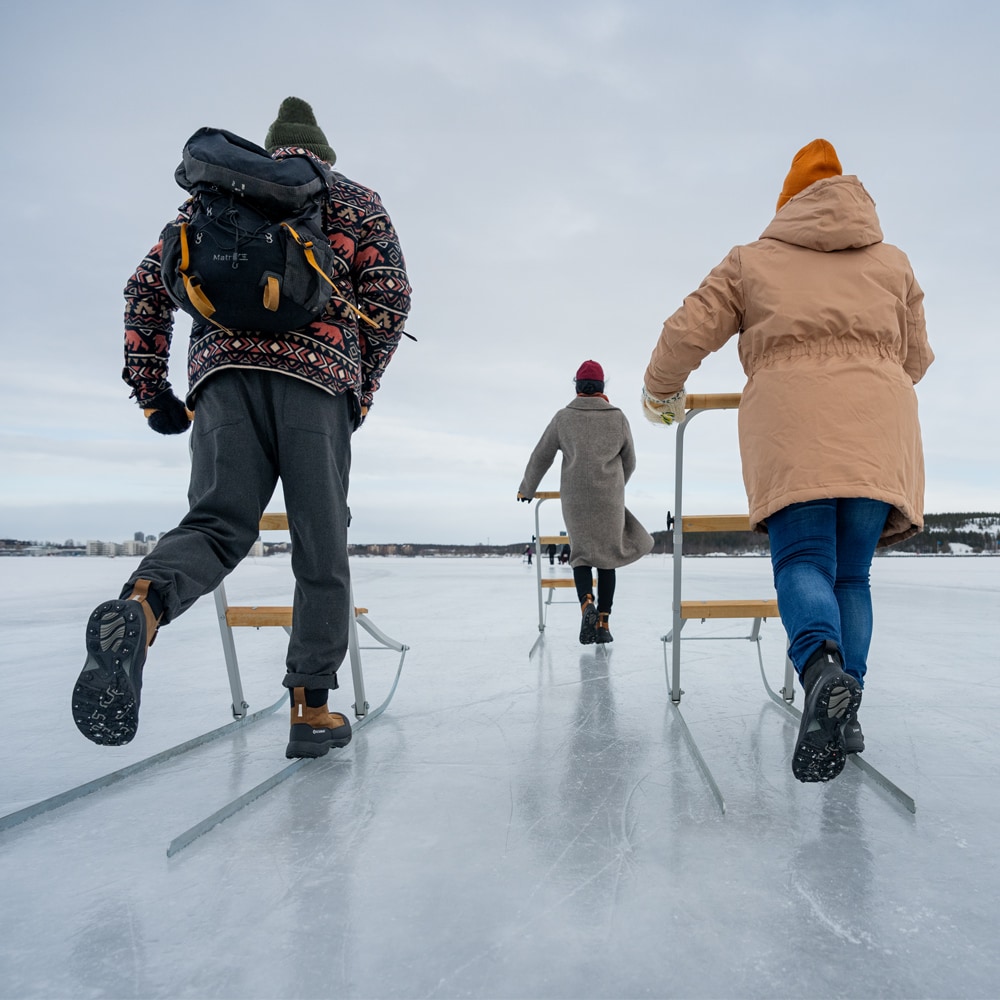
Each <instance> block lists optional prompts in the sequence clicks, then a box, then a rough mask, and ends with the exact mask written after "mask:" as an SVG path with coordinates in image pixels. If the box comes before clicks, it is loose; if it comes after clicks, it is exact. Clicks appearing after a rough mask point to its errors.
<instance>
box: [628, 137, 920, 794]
mask: <svg viewBox="0 0 1000 1000" xmlns="http://www.w3.org/2000/svg"><path fill="white" fill-rule="evenodd" d="M734 334H739V356H740V360H741V361H742V363H743V369H744V371H745V372H746V375H747V382H746V385H745V387H744V389H743V396H742V399H741V402H740V408H739V439H740V453H741V456H742V463H743V479H744V484H745V486H746V491H747V498H748V501H749V508H750V522H751V525H752V526H753V527H754V528H755V529H757V530H761V531H766V532H767V533H768V535H769V538H770V545H771V559H772V564H773V569H774V583H775V589H776V591H777V595H778V608H779V611H780V613H781V619H782V622H783V624H784V626H785V629H786V631H787V633H788V639H789V643H790V645H789V656H790V657H791V660H792V662H793V663H794V664H795V667H796V669H797V671H798V672H799V676H800V678H801V681H802V684H803V687H804V688H805V703H804V707H803V713H802V723H801V726H800V729H799V736H798V740H797V742H796V747H795V752H794V754H793V759H792V770H793V772H794V773H795V776H796V777H797V778H799V780H801V781H829V780H830V779H831V778H835V777H836V776H837V775H838V774H839V773H840V772H841V770H843V767H844V762H845V761H846V754H848V753H856V752H860V751H862V750H863V749H864V737H863V736H862V733H861V727H860V724H859V723H858V721H857V710H858V706H859V705H860V703H861V689H862V686H863V684H864V676H865V671H866V669H867V662H866V661H867V656H868V648H869V644H870V642H871V633H872V610H871V590H870V586H869V571H870V568H871V560H872V556H873V555H874V551H875V548H876V547H877V546H879V545H891V544H893V543H894V542H899V541H902V540H903V539H904V538H908V537H909V536H910V535H912V534H914V533H915V532H917V531H919V530H920V529H921V528H922V526H923V491H924V461H923V448H922V444H921V438H920V425H919V422H918V417H917V398H916V394H915V392H914V389H913V386H914V385H915V384H916V383H917V382H918V381H919V380H920V379H921V378H922V376H923V374H924V372H926V370H927V368H928V366H929V365H930V364H931V362H932V361H933V359H934V355H933V353H932V351H931V349H930V347H929V346H928V343H927V332H926V327H925V323H924V312H923V292H922V291H921V289H920V286H919V285H918V284H917V281H916V279H915V278H914V276H913V271H912V270H911V268H910V263H909V261H908V259H907V257H906V255H905V254H904V253H903V252H902V251H901V250H899V249H898V248H896V247H894V246H891V245H890V244H888V243H884V242H883V240H882V230H881V227H880V225H879V221H878V216H877V215H876V213H875V203H874V202H873V201H872V199H871V197H870V196H869V194H868V192H867V191H866V190H865V189H864V187H863V186H862V184H861V182H860V181H859V180H858V178H857V177H853V176H843V174H842V171H841V166H840V161H839V160H838V158H837V154H836V151H835V150H834V148H833V146H832V145H831V144H830V143H829V142H827V141H826V140H825V139H815V140H813V142H811V143H809V144H808V145H807V146H805V147H803V148H802V149H801V150H799V152H798V153H796V155H795V158H794V159H793V161H792V167H791V170H790V171H789V173H788V176H787V177H786V179H785V183H784V187H783V189H782V193H781V197H780V198H779V200H778V211H777V214H776V215H775V217H774V219H773V220H772V222H771V224H770V225H769V226H768V227H767V228H766V229H765V230H764V232H763V234H762V235H761V237H760V239H759V240H757V241H755V242H753V243H750V244H747V245H745V246H738V247H735V248H734V249H733V250H731V251H730V253H729V254H728V255H727V257H726V258H725V260H723V261H722V263H721V264H719V266H718V267H716V268H715V269H714V270H713V271H712V272H711V273H710V274H709V275H708V277H707V278H705V280H704V281H703V282H702V284H701V286H700V287H699V288H698V289H697V290H696V291H695V292H693V293H692V294H691V295H689V296H688V297H687V298H686V299H685V300H684V303H683V305H682V306H681V307H680V308H679V309H678V310H677V311H676V312H675V313H674V314H673V316H671V317H670V318H669V319H668V320H667V321H666V323H664V325H663V330H662V332H661V334H660V337H659V340H658V341H657V344H656V347H655V348H654V350H653V353H652V357H651V358H650V361H649V367H648V368H647V370H646V374H645V379H644V386H643V409H644V412H645V415H646V416H647V417H649V419H651V420H653V421H654V422H658V423H667V424H669V423H672V422H674V421H675V420H676V421H680V420H683V417H684V383H685V381H686V379H687V377H688V375H689V374H690V373H691V372H692V371H694V370H695V369H696V368H697V367H698V366H699V365H700V364H701V362H702V360H703V359H704V358H705V356H706V355H707V354H709V353H710V352H712V351H716V350H718V349H719V348H720V347H722V346H723V344H725V343H726V341H728V340H729V338H730V337H732V336H733V335H734Z"/></svg>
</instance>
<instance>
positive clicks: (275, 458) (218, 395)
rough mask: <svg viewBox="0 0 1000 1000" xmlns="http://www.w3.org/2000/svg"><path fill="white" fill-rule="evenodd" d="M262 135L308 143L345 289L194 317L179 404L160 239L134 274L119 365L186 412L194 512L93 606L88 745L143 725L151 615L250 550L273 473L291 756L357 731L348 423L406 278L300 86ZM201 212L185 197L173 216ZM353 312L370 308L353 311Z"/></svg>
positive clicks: (289, 151) (155, 618) (81, 691)
mask: <svg viewBox="0 0 1000 1000" xmlns="http://www.w3.org/2000/svg"><path fill="white" fill-rule="evenodd" d="M264 146H265V147H266V150H267V152H268V153H270V154H272V158H273V159H275V160H283V159H284V158H286V157H303V156H304V157H307V158H311V159H312V160H313V161H314V162H315V164H317V165H318V167H319V170H318V171H316V172H315V173H316V174H317V176H323V177H324V178H325V183H326V187H327V189H328V190H327V191H326V192H325V193H323V192H322V189H320V197H321V198H322V199H323V205H322V223H323V226H322V228H323V230H324V233H325V235H326V236H327V238H328V240H329V241H330V244H331V246H332V247H333V248H334V251H335V254H336V270H335V271H334V272H333V273H334V276H335V278H336V283H335V288H336V292H335V294H334V295H333V297H331V298H330V300H329V302H328V303H327V304H326V305H325V307H324V311H323V312H322V313H321V314H320V316H319V317H318V319H316V320H315V321H313V322H311V323H309V324H308V325H306V326H305V327H303V328H301V329H296V330H290V331H288V332H286V333H278V334H275V333H270V334H264V333H260V332H255V331H254V330H238V331H235V332H234V331H231V330H223V329H220V327H219V326H218V325H216V324H213V323H212V322H209V321H207V320H197V319H196V320H195V323H194V326H193V329H192V331H191V341H190V351H189V354H188V393H187V397H186V399H185V400H184V401H183V402H182V401H181V400H180V399H178V398H177V396H176V395H174V392H173V390H172V389H171V387H170V383H169V382H168V381H167V365H168V358H169V350H170V340H171V334H172V330H173V321H174V311H175V309H176V305H175V302H174V301H173V300H172V299H171V298H170V297H169V295H168V293H167V291H166V288H165V285H164V274H163V270H162V267H161V264H162V249H163V245H164V242H163V238H162V237H161V239H160V242H158V243H157V244H156V245H155V246H154V247H153V248H152V250H150V251H149V253H148V254H147V255H146V257H145V258H144V259H143V261H142V262H141V263H140V265H139V267H138V269H137V270H136V272H135V274H134V275H133V276H132V277H131V278H130V279H129V281H128V284H127V285H126V287H125V302H126V306H125V370H124V373H123V377H124V380H125V381H126V383H127V384H128V385H129V386H130V387H131V388H132V395H133V396H134V397H135V400H136V402H137V403H138V405H139V406H140V407H141V408H142V410H143V411H144V413H145V415H146V416H147V418H148V421H149V426H150V427H151V428H152V429H153V430H154V431H157V432H158V433H160V434H179V433H182V432H184V431H186V430H187V429H188V427H189V426H191V415H190V414H189V412H188V411H189V410H193V411H194V413H195V417H194V422H193V431H192V436H193V440H192V454H191V481H190V488H189V491H188V499H189V503H190V510H189V512H188V514H187V515H186V516H185V517H184V519H183V520H182V521H181V523H180V524H179V525H178V526H177V527H176V528H174V529H173V530H172V531H169V532H167V533H166V534H165V535H164V536H163V537H162V538H161V539H160V541H159V543H158V544H157V546H156V548H155V549H154V551H153V552H151V553H150V554H149V555H147V556H146V557H145V559H143V560H142V562H141V563H140V565H139V567H138V568H137V569H136V571H135V572H134V573H133V574H132V576H131V578H130V579H129V581H128V582H127V583H126V584H125V586H124V588H123V589H122V592H121V595H120V596H119V598H118V599H115V600H107V601H103V602H102V603H101V604H99V605H98V606H97V608H96V609H95V610H94V612H93V613H92V614H91V616H90V620H89V621H88V624H87V635H86V645H87V659H86V663H85V665H84V668H83V670H82V672H81V673H80V677H79V680H78V681H77V684H76V687H75V688H74V690H73V698H72V707H73V718H74V721H75V722H76V725H77V727H78V728H79V729H80V731H81V732H82V733H83V735H84V736H86V737H87V739H89V740H91V741H93V742H94V743H99V744H105V745H120V744H123V743H128V742H129V741H130V740H131V739H132V738H133V736H134V735H135V732H136V727H137V726H138V723H139V698H140V690H141V685H142V669H143V664H144V663H145V660H146V650H147V647H148V646H149V645H150V644H151V643H152V642H153V639H154V637H155V636H156V634H157V630H158V628H160V627H161V626H163V625H166V624H167V623H168V622H171V621H173V620H174V619H175V618H176V617H177V616H178V615H180V614H182V613H183V612H184V611H186V610H187V609H188V608H189V607H190V606H191V605H192V604H193V603H194V602H195V601H196V600H197V599H198V598H199V597H201V596H203V595H205V594H208V593H209V592H211V591H212V590H214V589H215V588H216V587H217V586H218V585H219V583H220V582H221V581H222V579H223V578H224V577H225V576H226V574H227V573H229V572H230V571H231V570H233V569H234V568H235V567H236V566H237V564H238V563H239V562H240V561H241V560H242V559H243V558H244V557H245V556H246V555H247V553H248V552H249V551H250V548H251V546H252V545H253V544H254V542H255V541H256V540H257V538H258V534H259V526H258V525H259V521H260V517H261V514H262V513H263V511H264V508H265V505H266V504H267V503H268V501H269V500H270V498H271V495H272V493H273V492H274V489H275V486H276V484H277V481H278V479H279V478H280V479H281V482H282V488H283V492H284V499H285V506H286V511H287V513H288V519H289V530H290V532H291V536H292V570H293V573H294V575H295V596H294V612H293V614H294V622H295V627H294V629H293V631H292V634H291V638H290V640H289V643H288V652H287V657H286V673H285V677H284V685H285V687H287V688H288V689H289V696H290V699H291V702H292V712H291V730H290V738H289V743H288V747H287V748H286V756H288V757H319V756H322V755H324V754H325V753H327V751H328V750H329V749H330V748H331V747H334V746H344V745H346V744H347V743H348V742H349V741H350V739H351V727H350V724H349V723H348V721H347V719H346V717H344V716H343V715H341V714H340V713H337V712H330V711H329V710H328V708H327V702H328V693H329V691H330V690H331V689H334V688H336V687H337V686H338V685H337V669H338V668H339V667H340V665H341V663H342V662H343V660H344V657H345V654H346V651H347V644H348V630H349V624H350V617H349V616H350V615H351V614H352V609H351V607H350V574H349V566H348V557H347V524H348V518H349V512H348V508H347V490H348V478H349V471H350V464H351V436H352V434H353V433H354V431H355V430H357V429H358V427H360V425H361V422H362V421H363V420H364V418H365V415H366V414H367V412H368V409H369V407H370V406H371V405H372V398H373V396H374V394H375V392H376V390H377V389H378V387H379V382H380V380H381V378H382V374H383V372H384V371H385V368H386V366H387V365H388V364H389V360H390V359H391V358H392V355H393V352H394V351H395V349H396V347H397V345H398V343H399V340H400V337H401V334H402V328H403V324H404V321H405V319H406V316H407V312H408V310H409V306H410V286H409V282H408V281H407V276H406V271H405V266H404V262H403V255H402V252H401V250H400V246H399V241H398V239H397V237H396V233H395V230H394V229H393V226H392V223H391V221H390V220H389V216H388V215H387V214H386V212H385V209H384V208H383V206H382V202H381V201H380V199H379V196H378V195H377V194H376V193H375V192H374V191H371V190H369V189H368V188H366V187H363V186H362V185H360V184H357V183H355V182H354V181H351V180H348V179H347V178H346V177H344V176H343V175H342V174H339V173H335V172H334V171H333V170H332V165H333V163H334V161H335V160H336V154H335V153H334V151H333V149H331V148H330V146H329V145H328V143H327V139H326V136H325V135H324V133H323V131H322V130H321V129H320V128H319V126H318V125H317V123H316V119H315V117H314V115H313V111H312V108H311V107H310V106H309V105H308V104H307V103H306V102H305V101H302V100H300V99H298V98H296V97H289V98H287V99H286V100H284V101H283V102H282V104H281V107H280V110H279V112H278V117H277V119H276V120H275V121H274V123H273V124H272V125H271V127H270V129H269V130H268V133H267V137H266V139H265V141H264ZM192 211H193V209H192V207H191V202H188V203H186V204H185V205H184V206H183V207H182V208H181V210H180V212H181V214H180V217H179V219H178V222H180V221H183V220H185V219H189V218H190V217H191V214H192ZM165 232H166V230H165ZM268 308H270V306H269V307H268ZM359 313H363V315H364V317H366V318H367V319H369V320H371V324H370V325H369V324H367V323H366V324H364V325H363V326H360V327H359V322H360V320H359V315H358V314H359ZM164 652H165V653H169V650H164ZM167 658H168V659H169V656H168V657H167Z"/></svg>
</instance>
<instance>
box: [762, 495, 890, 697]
mask: <svg viewBox="0 0 1000 1000" xmlns="http://www.w3.org/2000/svg"><path fill="white" fill-rule="evenodd" d="M888 515H889V504H887V503H883V502H882V501H881V500H866V499H864V498H860V497H858V498H848V499H833V500H810V501H808V502H806V503H794V504H791V505H790V506H788V507H785V508H783V509H782V510H779V511H778V512H777V513H776V514H772V515H771V516H770V517H769V518H768V519H767V532H768V536H769V538H770V541H771V565H772V566H773V568H774V587H775V590H776V591H777V592H778V611H779V613H780V615H781V621H782V623H783V624H784V626H785V631H786V632H787V633H788V641H789V649H788V655H789V657H790V659H791V661H792V663H793V664H795V669H796V670H797V671H798V672H799V676H800V677H801V676H802V668H803V667H804V666H805V665H806V663H807V662H808V660H809V657H810V656H812V655H813V653H815V652H816V650H817V649H819V647H820V646H821V645H822V644H823V643H824V642H825V641H826V640H827V639H832V640H833V641H834V642H835V643H836V644H837V646H838V647H839V648H840V651H841V653H842V654H843V657H844V670H845V671H846V672H847V673H849V674H850V675H851V676H852V677H854V678H855V679H856V680H857V681H858V683H859V684H860V685H861V686H862V687H863V686H864V683H865V672H866V670H867V669H868V663H867V659H868V647H869V646H870V644H871V638H872V596H871V585H870V583H869V572H870V570H871V564H872V556H873V555H874V554H875V546H876V544H877V543H878V540H879V536H880V535H881V534H882V529H883V528H884V527H885V521H886V518H887V517H888Z"/></svg>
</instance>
